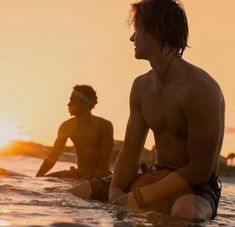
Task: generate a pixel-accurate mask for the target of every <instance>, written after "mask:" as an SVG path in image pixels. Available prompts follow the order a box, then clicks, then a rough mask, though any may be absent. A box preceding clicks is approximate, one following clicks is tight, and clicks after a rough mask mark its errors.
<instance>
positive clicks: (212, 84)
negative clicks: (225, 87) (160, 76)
mask: <svg viewBox="0 0 235 227" xmlns="http://www.w3.org/2000/svg"><path fill="white" fill-rule="evenodd" d="M186 77H187V79H186V80H184V82H183V83H182V87H181V88H182V90H183V91H184V100H185V101H186V103H187V102H190V103H192V101H193V100H194V101H196V100H200V102H207V101H208V102H210V101H213V100H218V101H219V100H223V93H222V90H221V88H220V86H219V84H218V83H217V81H216V80H215V79H214V78H213V77H212V76H210V75H209V74H208V73H207V72H206V71H204V70H203V69H201V68H199V67H197V66H194V65H191V66H190V70H189V73H188V74H187V75H186Z"/></svg>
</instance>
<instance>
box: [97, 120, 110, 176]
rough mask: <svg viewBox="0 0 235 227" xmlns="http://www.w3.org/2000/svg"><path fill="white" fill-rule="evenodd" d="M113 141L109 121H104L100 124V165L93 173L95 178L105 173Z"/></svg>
mask: <svg viewBox="0 0 235 227" xmlns="http://www.w3.org/2000/svg"><path fill="white" fill-rule="evenodd" d="M113 142H114V141H113V126H112V124H111V122H105V124H104V125H103V126H102V151H101V157H100V165H99V166H98V169H97V171H96V173H95V176H94V177H95V178H100V177H103V176H105V175H106V174H107V169H108V165H109V161H110V158H111V155H112V150H113Z"/></svg>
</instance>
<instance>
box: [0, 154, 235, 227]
mask: <svg viewBox="0 0 235 227" xmlns="http://www.w3.org/2000/svg"><path fill="white" fill-rule="evenodd" d="M41 163H42V159H38V158H32V157H27V156H8V157H1V158H0V167H1V168H6V169H8V170H11V171H15V172H18V173H22V174H25V175H27V176H17V177H4V176H0V227H1V226H14V227H15V226H31V227H32V226H33V227H36V226H37V227H39V226H50V227H62V226H65V227H66V226H68V227H75V226H80V227H84V226H102V227H109V226H114V227H126V226H127V227H129V226H137V227H138V226H147V227H150V226H175V227H176V226H177V227H179V226H207V227H212V226H213V227H214V226H235V205H234V204H235V178H231V177H227V178H224V177H223V178H221V180H222V182H223V189H222V198H221V201H220V206H219V209H218V216H217V217H216V219H215V220H213V221H209V222H205V223H200V224H191V223H188V222H184V221H180V220H177V219H175V218H172V217H169V216H166V215H162V214H159V213H156V212H143V211H139V212H128V211H126V210H125V209H123V208H120V207H117V206H112V205H107V204H103V203H100V202H96V201H85V200H82V199H79V198H77V197H75V196H74V195H72V194H71V193H69V192H68V191H67V189H69V188H71V187H73V186H75V185H77V184H78V183H79V182H78V181H76V180H61V179H56V178H36V177H34V175H35V174H36V172H37V170H38V168H39V167H40V165H41ZM70 166H71V164H70V163H66V162H58V163H57V164H56V166H55V167H54V168H53V170H62V169H68V168H69V167H70Z"/></svg>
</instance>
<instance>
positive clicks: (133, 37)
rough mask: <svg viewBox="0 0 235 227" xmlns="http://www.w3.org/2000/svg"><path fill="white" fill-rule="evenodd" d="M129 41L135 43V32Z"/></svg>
mask: <svg viewBox="0 0 235 227" xmlns="http://www.w3.org/2000/svg"><path fill="white" fill-rule="evenodd" d="M130 41H131V42H134V41H135V32H134V33H133V34H132V36H131V37H130Z"/></svg>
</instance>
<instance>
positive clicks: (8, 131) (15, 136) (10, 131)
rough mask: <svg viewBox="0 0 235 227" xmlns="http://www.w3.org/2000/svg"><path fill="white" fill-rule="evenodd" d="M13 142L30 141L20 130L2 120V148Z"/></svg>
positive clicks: (0, 140) (0, 145)
mask: <svg viewBox="0 0 235 227" xmlns="http://www.w3.org/2000/svg"><path fill="white" fill-rule="evenodd" d="M12 140H29V138H28V137H27V136H24V135H21V132H20V129H19V128H17V127H15V126H14V125H13V124H11V123H10V122H8V121H3V120H0V147H3V146H6V145H8V144H9V143H10V142H11V141H12Z"/></svg>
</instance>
